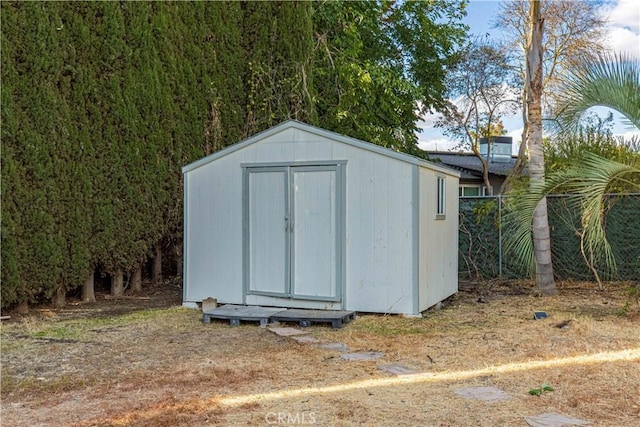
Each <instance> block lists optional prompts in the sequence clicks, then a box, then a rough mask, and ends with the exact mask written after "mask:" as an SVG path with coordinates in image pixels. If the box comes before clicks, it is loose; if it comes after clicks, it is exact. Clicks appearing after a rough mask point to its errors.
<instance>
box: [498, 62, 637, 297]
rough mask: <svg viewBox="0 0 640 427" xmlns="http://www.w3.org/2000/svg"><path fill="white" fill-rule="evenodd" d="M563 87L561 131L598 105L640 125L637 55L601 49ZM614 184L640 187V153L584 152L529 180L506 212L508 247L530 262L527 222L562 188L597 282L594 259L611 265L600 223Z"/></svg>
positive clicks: (630, 189)
mask: <svg viewBox="0 0 640 427" xmlns="http://www.w3.org/2000/svg"><path fill="white" fill-rule="evenodd" d="M564 90H565V92H563V93H562V96H561V98H562V99H564V101H563V102H562V105H561V106H560V108H559V111H560V114H559V115H558V122H559V123H560V124H561V125H562V126H563V128H564V130H565V131H571V130H573V129H576V128H577V126H579V124H578V122H579V119H580V117H581V116H582V114H583V113H584V112H585V111H586V110H587V109H588V108H590V107H593V106H596V105H601V106H607V107H610V108H613V109H615V110H617V111H619V112H620V113H622V114H623V115H625V117H626V118H627V119H628V121H629V122H630V123H631V124H632V125H634V126H635V127H636V128H638V129H640V61H639V60H637V59H633V58H631V57H630V56H628V55H624V54H618V55H615V54H611V55H603V56H601V57H600V59H599V60H598V61H596V62H591V63H590V64H589V65H587V66H583V67H580V68H578V69H577V70H575V72H574V73H573V74H572V75H571V76H569V77H568V79H567V84H566V86H565V88H564ZM614 188H615V189H619V188H623V189H625V192H629V193H632V192H640V155H639V156H637V157H635V158H632V159H630V162H629V164H623V163H619V162H615V161H612V160H609V159H605V158H603V157H599V156H597V155H595V154H589V153H587V154H585V155H584V157H583V158H582V159H581V160H580V161H579V162H578V163H576V164H575V165H573V166H572V167H570V168H568V169H566V170H564V171H560V172H558V173H555V174H552V175H550V176H547V177H546V180H545V181H538V182H535V183H532V184H531V186H530V188H529V191H528V192H526V193H524V194H522V195H520V196H518V197H516V198H515V200H514V202H513V204H512V209H511V210H510V213H509V214H508V215H507V218H506V222H507V223H510V224H512V226H513V227H514V228H515V232H514V233H513V234H511V238H510V239H509V240H508V241H507V247H508V250H511V251H512V253H513V254H514V256H516V257H517V258H519V260H520V261H521V262H522V263H525V264H528V265H530V266H532V265H533V259H534V249H533V247H534V245H533V242H532V239H531V235H532V233H531V224H532V222H533V220H534V211H535V209H536V206H538V203H539V201H541V200H544V198H545V196H546V195H548V194H550V193H554V192H562V193H566V194H568V195H569V198H570V202H571V203H572V207H573V208H575V209H578V211H579V212H581V225H582V231H581V235H580V238H581V249H582V256H583V258H584V260H585V262H586V263H587V265H588V266H589V267H590V268H591V271H592V272H593V274H594V277H595V279H596V280H597V281H598V283H599V284H600V285H601V282H600V277H599V275H598V272H597V270H596V268H595V266H594V265H595V260H596V259H599V260H603V261H604V264H605V266H606V267H607V268H608V269H609V270H610V271H612V272H613V271H615V259H614V257H613V253H612V250H611V246H610V245H609V242H608V241H607V236H606V233H605V229H604V213H605V207H606V195H607V194H608V193H610V192H611V190H612V189H614Z"/></svg>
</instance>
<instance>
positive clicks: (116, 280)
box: [111, 268, 124, 297]
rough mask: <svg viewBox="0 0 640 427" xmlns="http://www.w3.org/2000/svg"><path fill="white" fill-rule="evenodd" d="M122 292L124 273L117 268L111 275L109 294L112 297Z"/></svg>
mask: <svg viewBox="0 0 640 427" xmlns="http://www.w3.org/2000/svg"><path fill="white" fill-rule="evenodd" d="M123 293H124V273H123V272H122V269H121V268H119V269H118V270H117V271H116V272H115V274H114V275H113V276H111V295H112V296H114V297H117V296H120V295H122V294H123Z"/></svg>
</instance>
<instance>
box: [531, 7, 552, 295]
mask: <svg viewBox="0 0 640 427" xmlns="http://www.w3.org/2000/svg"><path fill="white" fill-rule="evenodd" d="M530 14H531V16H530V23H531V27H530V31H531V33H530V37H529V45H528V46H527V79H526V84H527V116H528V120H527V122H528V135H527V146H528V147H529V182H530V185H531V187H534V186H537V185H542V184H544V153H543V151H542V81H543V80H542V28H543V24H544V19H542V17H541V16H540V0H530ZM531 231H532V234H533V252H534V256H535V263H536V287H537V288H538V291H539V292H540V293H542V294H543V295H554V294H556V293H557V289H556V283H555V281H554V278H553V264H552V262H551V237H550V233H549V217H548V214H547V200H546V198H545V199H542V200H541V201H540V203H539V204H538V206H537V207H536V209H535V211H534V213H533V222H532V225H531Z"/></svg>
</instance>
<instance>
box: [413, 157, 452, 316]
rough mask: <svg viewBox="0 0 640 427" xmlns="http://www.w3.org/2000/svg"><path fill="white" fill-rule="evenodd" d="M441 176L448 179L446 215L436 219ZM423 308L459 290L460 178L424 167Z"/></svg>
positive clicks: (421, 306)
mask: <svg viewBox="0 0 640 427" xmlns="http://www.w3.org/2000/svg"><path fill="white" fill-rule="evenodd" d="M438 176H441V177H444V178H445V189H446V197H445V218H444V219H436V199H437V184H436V178H437V177H438ZM420 215H421V218H420V231H419V267H418V271H419V289H420V290H419V298H420V311H424V310H426V309H427V308H429V307H431V306H433V305H435V304H437V303H438V302H440V301H442V300H443V299H445V298H447V297H449V296H451V295H453V294H454V293H456V292H457V290H458V179H457V177H453V176H450V175H445V174H442V173H439V172H436V171H432V170H429V169H427V168H420Z"/></svg>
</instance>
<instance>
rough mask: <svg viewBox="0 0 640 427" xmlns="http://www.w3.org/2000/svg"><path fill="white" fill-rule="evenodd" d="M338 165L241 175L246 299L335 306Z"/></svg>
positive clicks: (338, 257) (337, 293)
mask: <svg viewBox="0 0 640 427" xmlns="http://www.w3.org/2000/svg"><path fill="white" fill-rule="evenodd" d="M339 168H340V165H318V166H263V167H251V168H247V169H246V172H245V233H246V237H245V272H246V275H247V277H246V278H245V286H246V288H245V289H246V292H247V293H248V294H257V295H266V296H274V297H284V298H295V299H309V300H322V301H340V287H339V275H340V274H341V268H340V266H341V245H340V242H341V239H340V234H341V233H340V228H341V226H342V219H341V217H340V215H339V213H340V211H341V209H340V197H339V194H338V193H339V191H340V188H341V182H340V181H341V174H340V173H339V172H340V171H339Z"/></svg>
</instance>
